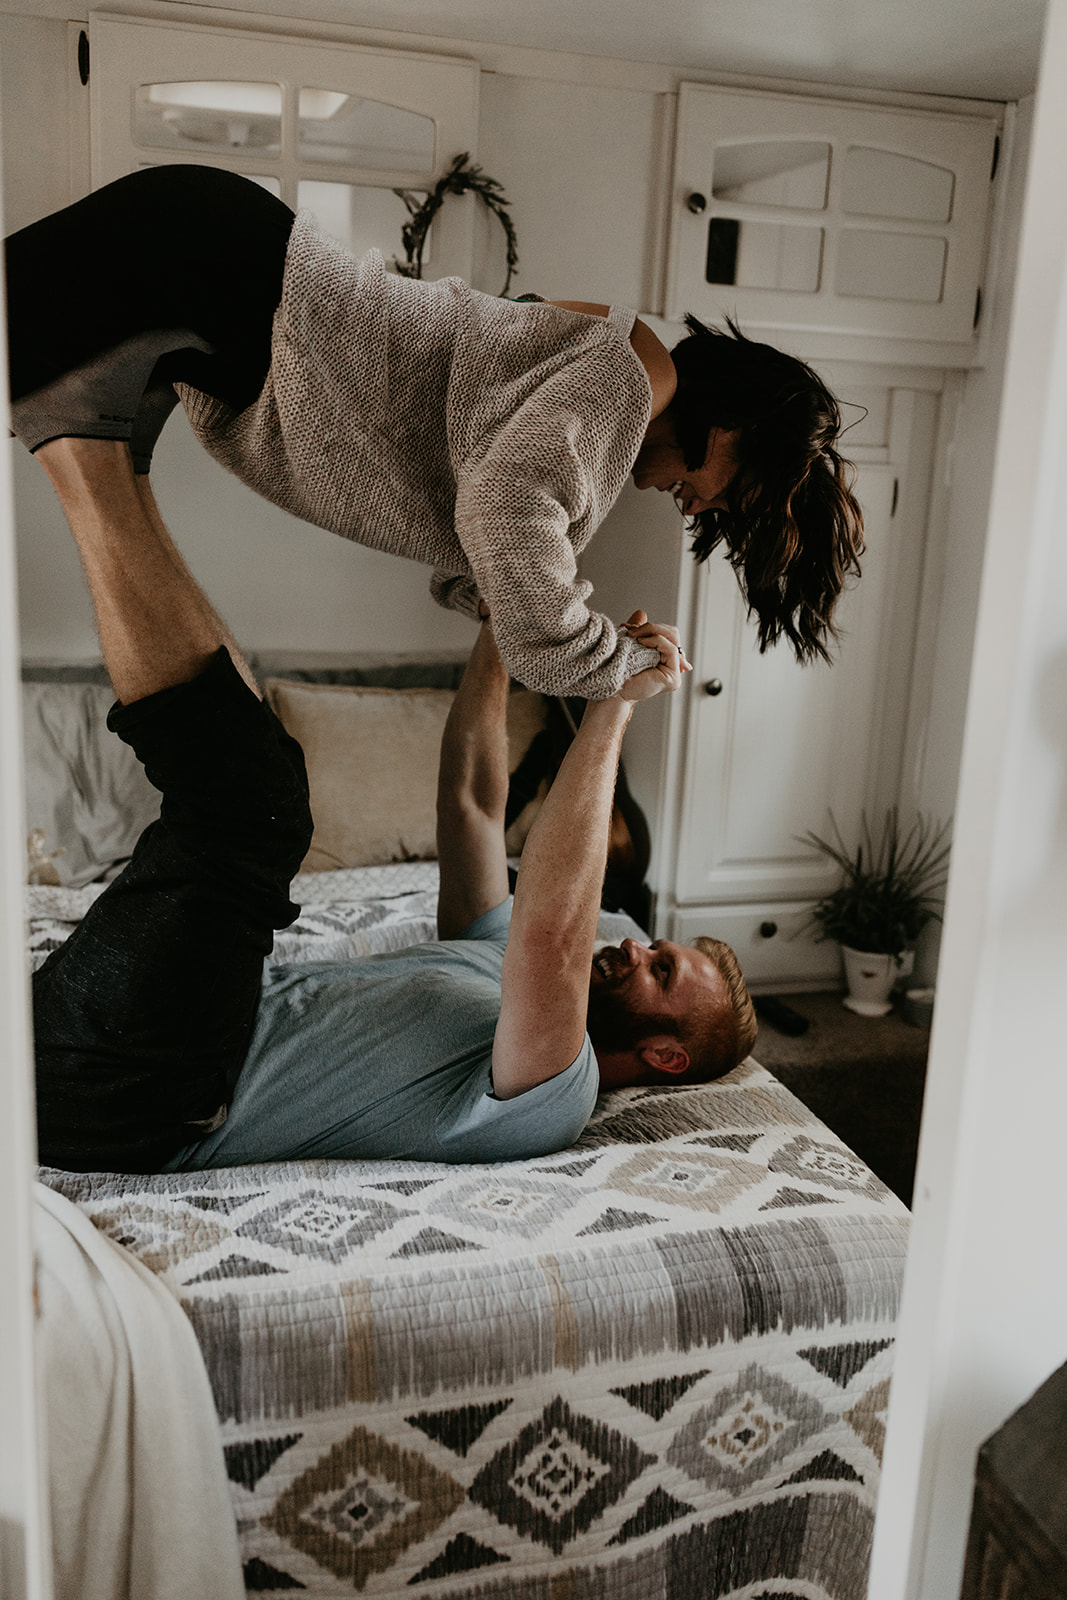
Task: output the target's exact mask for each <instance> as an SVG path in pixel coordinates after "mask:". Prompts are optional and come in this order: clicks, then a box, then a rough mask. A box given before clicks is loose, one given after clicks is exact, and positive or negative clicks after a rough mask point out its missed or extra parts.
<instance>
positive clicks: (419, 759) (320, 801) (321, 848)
mask: <svg viewBox="0 0 1067 1600" xmlns="http://www.w3.org/2000/svg"><path fill="white" fill-rule="evenodd" d="M265 690H266V695H267V701H268V703H269V704H270V706H271V708H272V710H273V711H274V712H275V714H276V715H277V716H278V717H279V718H280V719H281V721H282V723H283V724H284V726H285V727H286V728H287V729H288V731H289V732H290V733H291V734H292V735H293V737H294V738H295V739H297V740H298V741H299V743H300V744H301V746H302V747H303V751H304V758H305V760H306V762H307V769H308V784H309V787H310V790H311V812H312V816H313V817H314V819H315V832H314V835H313V837H312V840H311V848H310V849H309V851H308V853H307V856H306V857H305V859H304V863H303V869H302V870H303V871H305V872H326V871H329V870H330V869H331V868H335V867H365V866H375V865H377V864H379V863H381V862H387V861H414V860H419V859H426V858H432V857H434V856H436V854H437V844H436V839H435V828H436V815H435V812H436V798H437V762H438V756H439V753H440V749H441V735H442V733H443V732H444V726H445V720H446V718H447V716H448V713H449V710H450V708H451V705H452V701H453V699H454V696H455V691H454V690H452V689H373V688H348V687H338V686H335V685H332V684H317V683H292V682H289V681H287V680H286V679H282V678H268V679H267V682H266V685H265ZM538 719H540V720H538ZM543 724H544V702H543V700H542V699H541V696H540V695H536V694H532V693H531V692H530V691H529V690H521V691H519V692H517V693H515V694H512V695H511V696H510V698H509V703H508V744H509V752H508V753H509V766H510V768H511V769H512V770H514V768H515V766H516V765H517V764H518V762H519V760H521V758H522V755H523V753H524V752H525V750H526V747H527V745H528V744H529V742H530V739H531V738H532V737H533V736H534V734H535V733H536V732H537V730H538V727H539V726H543ZM532 811H533V807H532V806H527V807H526V809H525V810H524V812H523V813H522V816H521V817H519V818H518V819H517V821H516V825H515V827H514V828H513V829H511V830H509V834H508V840H509V848H513V849H518V848H521V841H522V839H524V838H525V835H526V832H528V831H529V826H530V822H531V821H532ZM513 835H514V836H515V837H517V838H518V839H519V843H518V844H517V845H513V844H512V838H513Z"/></svg>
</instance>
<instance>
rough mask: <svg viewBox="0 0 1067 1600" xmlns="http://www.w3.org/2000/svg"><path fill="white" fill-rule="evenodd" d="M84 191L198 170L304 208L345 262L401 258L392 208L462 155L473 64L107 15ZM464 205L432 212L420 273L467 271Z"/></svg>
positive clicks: (95, 73)
mask: <svg viewBox="0 0 1067 1600" xmlns="http://www.w3.org/2000/svg"><path fill="white" fill-rule="evenodd" d="M89 30H90V44H91V62H92V65H91V72H90V79H89V90H90V108H91V116H92V180H93V185H94V187H99V186H100V185H101V184H104V183H109V182H110V181H111V180H112V179H113V178H118V177H121V176H123V175H124V174H125V173H127V172H133V171H135V170H136V169H137V168H138V167H142V166H158V165H162V164H166V163H173V162H190V161H191V162H206V163H207V164H209V165H212V166H218V167H225V168H228V169H229V170H230V171H234V172H241V173H244V174H245V175H246V176H249V177H253V178H255V179H256V180H257V181H258V182H260V183H262V184H263V185H264V187H266V188H267V189H269V190H270V191H271V192H272V193H274V194H277V195H279V196H280V197H281V198H282V199H283V200H284V201H285V202H286V204H287V205H290V206H292V207H293V209H294V210H295V209H296V208H297V207H300V206H306V207H307V208H308V209H309V210H312V211H314V212H315V213H316V215H317V217H318V219H319V222H320V223H321V224H322V226H323V227H324V228H325V230H326V231H327V232H328V233H331V234H333V235H335V236H336V237H337V238H339V239H340V240H341V242H342V243H343V244H344V245H345V246H346V247H347V248H348V249H350V250H352V252H353V253H354V254H356V255H361V254H363V253H364V251H366V250H368V249H370V248H371V247H372V246H376V247H378V248H379V249H381V250H382V252H383V254H384V255H385V256H386V259H387V260H388V259H389V258H390V257H391V256H393V255H396V254H400V253H401V240H400V230H401V227H402V225H403V224H404V223H405V222H406V221H407V215H408V214H407V211H406V209H405V206H404V202H403V201H402V200H401V199H400V197H399V196H398V195H397V194H395V193H394V192H393V191H394V190H396V189H406V190H410V191H414V192H425V191H427V190H428V189H429V188H431V187H432V185H433V184H434V183H435V182H436V181H437V179H438V178H439V177H441V176H442V174H443V173H444V172H445V171H446V170H447V168H448V166H449V164H450V163H451V161H452V159H453V157H454V156H456V155H460V154H462V153H464V152H467V153H469V154H471V155H474V154H475V153H476V148H477V145H476V141H477V130H478V87H479V67H478V63H477V62H476V61H470V60H464V59H461V58H457V57H450V56H430V55H425V54H422V53H421V52H419V51H414V50H413V51H410V52H409V51H402V50H379V49H372V48H370V47H366V46H362V45H360V46H356V45H341V44H312V43H307V42H305V41H302V40H299V39H293V38H283V37H281V36H279V35H270V34H262V33H252V32H244V31H238V30H230V29H225V28H210V27H202V26H199V25H194V26H191V27H188V28H183V27H179V26H176V25H174V24H172V23H169V22H157V21H148V20H140V19H133V18H129V17H112V16H107V15H105V14H103V13H100V12H94V13H93V15H92V17H91V19H90V24H89ZM472 224H473V196H464V197H462V198H460V199H455V198H453V199H452V200H450V201H449V203H448V204H447V205H445V206H443V207H442V209H441V211H440V212H439V214H438V216H437V219H436V220H435V222H434V225H433V229H432V237H431V240H430V244H429V249H428V251H427V252H426V254H425V257H424V260H425V276H426V277H428V278H438V277H442V276H443V275H445V274H447V273H458V274H460V275H462V276H469V275H470V270H471V262H472V237H473V232H472Z"/></svg>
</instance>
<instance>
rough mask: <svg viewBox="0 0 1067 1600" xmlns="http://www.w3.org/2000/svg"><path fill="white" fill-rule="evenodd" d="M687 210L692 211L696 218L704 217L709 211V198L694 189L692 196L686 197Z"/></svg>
mask: <svg viewBox="0 0 1067 1600" xmlns="http://www.w3.org/2000/svg"><path fill="white" fill-rule="evenodd" d="M685 209H686V210H687V211H691V212H692V213H693V215H694V217H702V216H703V215H704V213H705V211H706V210H707V209H708V202H707V197H706V196H705V195H702V194H698V193H697V192H696V190H695V189H694V191H693V193H692V194H690V195H686V200H685Z"/></svg>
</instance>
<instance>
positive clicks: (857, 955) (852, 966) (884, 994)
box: [841, 944, 915, 1017]
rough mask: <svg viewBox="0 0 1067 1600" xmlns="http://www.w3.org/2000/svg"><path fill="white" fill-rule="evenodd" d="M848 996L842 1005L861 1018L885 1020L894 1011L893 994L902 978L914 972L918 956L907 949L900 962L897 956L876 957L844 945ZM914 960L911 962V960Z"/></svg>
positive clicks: (842, 948) (842, 949)
mask: <svg viewBox="0 0 1067 1600" xmlns="http://www.w3.org/2000/svg"><path fill="white" fill-rule="evenodd" d="M841 955H842V957H843V959H844V963H845V981H846V982H847V984H848V994H847V995H846V996H845V998H844V1000H843V1001H842V1002H841V1003H842V1005H844V1006H846V1007H847V1008H848V1010H849V1011H855V1012H856V1013H857V1014H858V1015H859V1016H861V1017H884V1016H885V1015H886V1013H887V1012H888V1011H891V1010H892V1009H893V1006H892V1002H891V1001H890V998H889V996H890V993H891V991H892V988H893V985H894V984H895V983H896V981H897V979H898V978H901V977H905V976H906V975H907V973H908V972H910V971H911V967H912V963H913V962H914V959H915V957H914V953H913V952H912V951H910V950H906V951H905V952H904V955H903V956H902V958H901V960H900V962H899V963H898V961H897V958H896V957H895V956H887V955H872V954H871V953H870V952H869V951H866V950H850V949H849V947H848V945H847V944H843V945H842V946H841ZM909 957H910V960H909Z"/></svg>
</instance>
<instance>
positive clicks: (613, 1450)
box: [469, 1398, 655, 1555]
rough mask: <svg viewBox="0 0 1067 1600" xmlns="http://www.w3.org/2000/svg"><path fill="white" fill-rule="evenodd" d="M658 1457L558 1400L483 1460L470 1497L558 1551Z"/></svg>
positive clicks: (496, 1515) (517, 1528)
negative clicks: (501, 1448) (498, 1449)
mask: <svg viewBox="0 0 1067 1600" xmlns="http://www.w3.org/2000/svg"><path fill="white" fill-rule="evenodd" d="M654 1460H655V1457H654V1456H650V1455H646V1454H645V1453H644V1451H643V1450H639V1449H638V1447H637V1445H636V1444H634V1442H633V1440H632V1439H628V1438H627V1437H626V1436H625V1434H622V1433H620V1432H618V1431H617V1430H616V1429H614V1428H609V1427H607V1426H605V1424H604V1423H601V1422H594V1421H593V1420H592V1419H591V1418H589V1417H583V1416H580V1415H577V1414H575V1413H574V1412H572V1411H571V1409H570V1407H569V1406H568V1405H567V1404H566V1402H565V1401H563V1400H562V1399H559V1398H557V1399H555V1400H553V1402H552V1404H551V1405H549V1406H546V1407H545V1409H544V1411H543V1412H542V1413H541V1416H540V1417H539V1418H538V1419H537V1421H536V1422H532V1423H530V1424H529V1425H528V1426H527V1427H525V1428H524V1429H523V1430H522V1432H521V1433H520V1434H519V1435H518V1437H517V1438H516V1439H514V1440H513V1441H512V1443H511V1444H510V1445H507V1446H506V1447H505V1448H504V1449H503V1450H500V1451H499V1452H498V1453H497V1455H496V1456H494V1458H493V1460H492V1461H491V1462H490V1463H489V1464H488V1466H486V1467H483V1468H482V1470H481V1472H479V1474H478V1476H477V1477H476V1478H475V1480H474V1482H473V1483H472V1484H471V1487H470V1491H469V1493H470V1498H471V1499H472V1500H474V1501H475V1502H476V1503H477V1504H478V1505H481V1506H484V1507H485V1509H486V1510H487V1511H491V1512H492V1513H493V1515H494V1516H495V1517H498V1518H499V1520H500V1521H501V1522H505V1523H508V1524H509V1525H510V1526H511V1527H513V1528H514V1529H515V1530H516V1531H517V1532H518V1533H520V1534H523V1535H526V1536H529V1537H531V1538H534V1539H537V1540H539V1541H540V1542H541V1543H542V1544H546V1545H548V1547H549V1548H550V1549H551V1550H552V1551H553V1552H554V1553H555V1554H556V1555H559V1554H560V1552H561V1551H562V1549H563V1547H564V1545H566V1544H567V1543H569V1541H570V1540H571V1539H574V1538H575V1537H576V1536H577V1535H578V1534H580V1533H584V1532H585V1530H586V1529H587V1528H588V1527H589V1526H590V1525H591V1524H592V1523H593V1522H594V1521H595V1519H596V1518H597V1517H599V1516H600V1515H602V1513H603V1512H604V1511H605V1509H606V1508H607V1507H608V1506H609V1505H613V1504H614V1503H615V1501H616V1500H618V1499H619V1497H620V1496H621V1495H623V1494H625V1492H626V1490H627V1489H628V1488H629V1487H630V1485H631V1483H633V1482H634V1480H635V1479H636V1478H638V1477H639V1476H640V1475H641V1473H642V1472H643V1471H644V1469H645V1467H647V1466H650V1465H651V1464H652V1462H653V1461H654Z"/></svg>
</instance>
